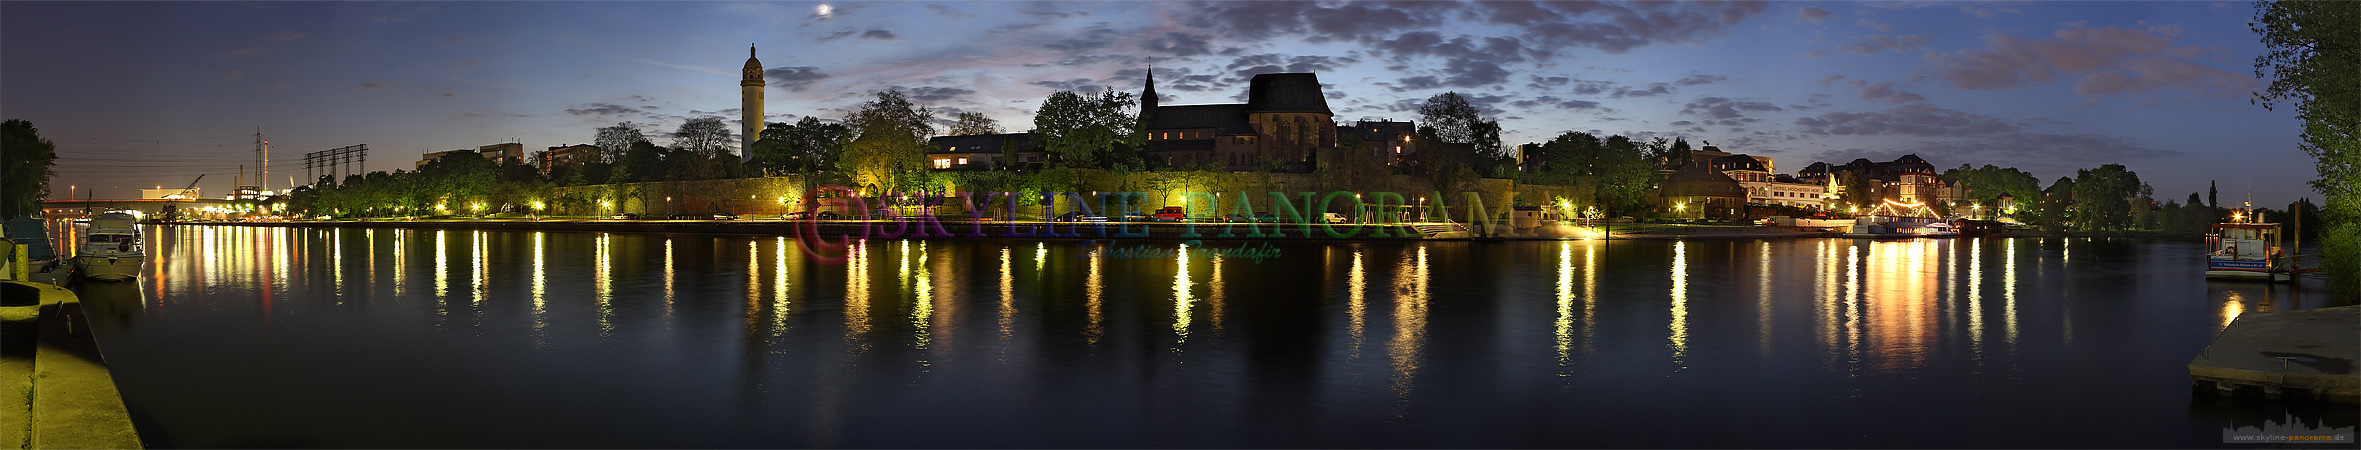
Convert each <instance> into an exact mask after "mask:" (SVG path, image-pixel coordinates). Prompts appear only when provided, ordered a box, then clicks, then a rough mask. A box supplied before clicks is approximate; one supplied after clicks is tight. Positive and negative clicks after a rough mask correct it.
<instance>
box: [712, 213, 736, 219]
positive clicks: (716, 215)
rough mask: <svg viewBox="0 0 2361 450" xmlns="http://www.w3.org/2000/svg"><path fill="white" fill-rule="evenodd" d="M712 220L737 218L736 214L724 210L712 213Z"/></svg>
mask: <svg viewBox="0 0 2361 450" xmlns="http://www.w3.org/2000/svg"><path fill="white" fill-rule="evenodd" d="M713 220H738V215H737V214H730V213H726V212H715V213H713Z"/></svg>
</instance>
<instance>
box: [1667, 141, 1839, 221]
mask: <svg viewBox="0 0 2361 450" xmlns="http://www.w3.org/2000/svg"><path fill="white" fill-rule="evenodd" d="M1708 158H1710V159H1708ZM1691 160H1692V161H1702V162H1705V163H1706V164H1707V165H1708V166H1710V167H1712V169H1713V170H1714V171H1715V172H1717V173H1720V174H1722V175H1723V176H1727V177H1730V179H1733V180H1737V181H1738V185H1739V187H1740V188H1742V189H1744V190H1745V191H1746V203H1747V204H1751V205H1775V206H1793V207H1799V208H1808V209H1822V208H1826V207H1827V205H1828V195H1829V193H1830V191H1829V187H1828V184H1827V183H1826V182H1824V181H1821V180H1816V179H1802V178H1797V177H1792V176H1787V175H1780V174H1779V173H1778V172H1779V169H1778V167H1779V166H1778V161H1777V160H1776V159H1774V158H1772V157H1769V156H1755V155H1744V154H1731V153H1729V152H1724V151H1722V150H1721V149H1720V148H1717V147H1714V146H1711V145H1708V146H1705V147H1704V148H1703V149H1700V150H1697V151H1695V152H1692V159H1691Z"/></svg>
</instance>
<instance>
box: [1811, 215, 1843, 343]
mask: <svg viewBox="0 0 2361 450" xmlns="http://www.w3.org/2000/svg"><path fill="white" fill-rule="evenodd" d="M1815 245H1816V246H1817V247H1819V248H1818V249H1816V250H1815V251H1814V252H1813V257H1812V264H1813V267H1812V268H1813V270H1812V274H1813V277H1812V284H1813V287H1814V288H1815V290H1817V291H1819V295H1818V296H1817V297H1816V299H1817V301H1816V302H1814V303H1815V304H1814V305H1813V308H1812V311H1813V312H1814V313H1817V314H1815V316H1816V317H1814V319H1816V320H1815V322H1817V323H1815V325H1818V326H1817V327H1814V331H1816V332H1817V334H1818V335H1819V337H1820V351H1821V358H1822V359H1823V360H1833V359H1834V358H1835V354H1836V301H1837V296H1836V285H1837V283H1836V276H1837V274H1836V270H1837V269H1836V248H1835V247H1833V246H1831V245H1829V241H1828V240H1825V239H1824V240H1821V241H1819V242H1818V243H1816V244H1815Z"/></svg>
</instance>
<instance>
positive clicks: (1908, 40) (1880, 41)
mask: <svg viewBox="0 0 2361 450" xmlns="http://www.w3.org/2000/svg"><path fill="white" fill-rule="evenodd" d="M1856 40H1861V41H1866V42H1857V43H1851V44H1844V45H1838V46H1836V47H1835V48H1830V49H1827V50H1814V51H1812V56H1821V55H1825V54H1827V53H1828V52H1830V51H1833V52H1836V53H1843V54H1847V55H1854V56H1866V55H1874V54H1877V53H1878V52H1883V51H1888V50H1891V51H1894V52H1897V53H1898V52H1908V51H1912V50H1919V49H1924V48H1926V46H1927V43H1930V42H1934V37H1931V36H1926V35H1919V34H1913V35H1908V36H1890V35H1883V34H1872V35H1868V36H1859V37H1857V38H1856Z"/></svg>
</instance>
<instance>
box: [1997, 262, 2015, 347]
mask: <svg viewBox="0 0 2361 450" xmlns="http://www.w3.org/2000/svg"><path fill="white" fill-rule="evenodd" d="M2006 248H2007V251H2006V252H2005V253H2006V254H2005V255H2002V257H2001V258H2002V259H2001V266H2000V296H2001V301H2002V303H2001V317H2000V327H2001V336H2002V340H2003V341H2004V342H2008V343H2009V345H2016V343H2017V240H2015V239H2010V240H2009V241H2008V245H2007V246H2006Z"/></svg>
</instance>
